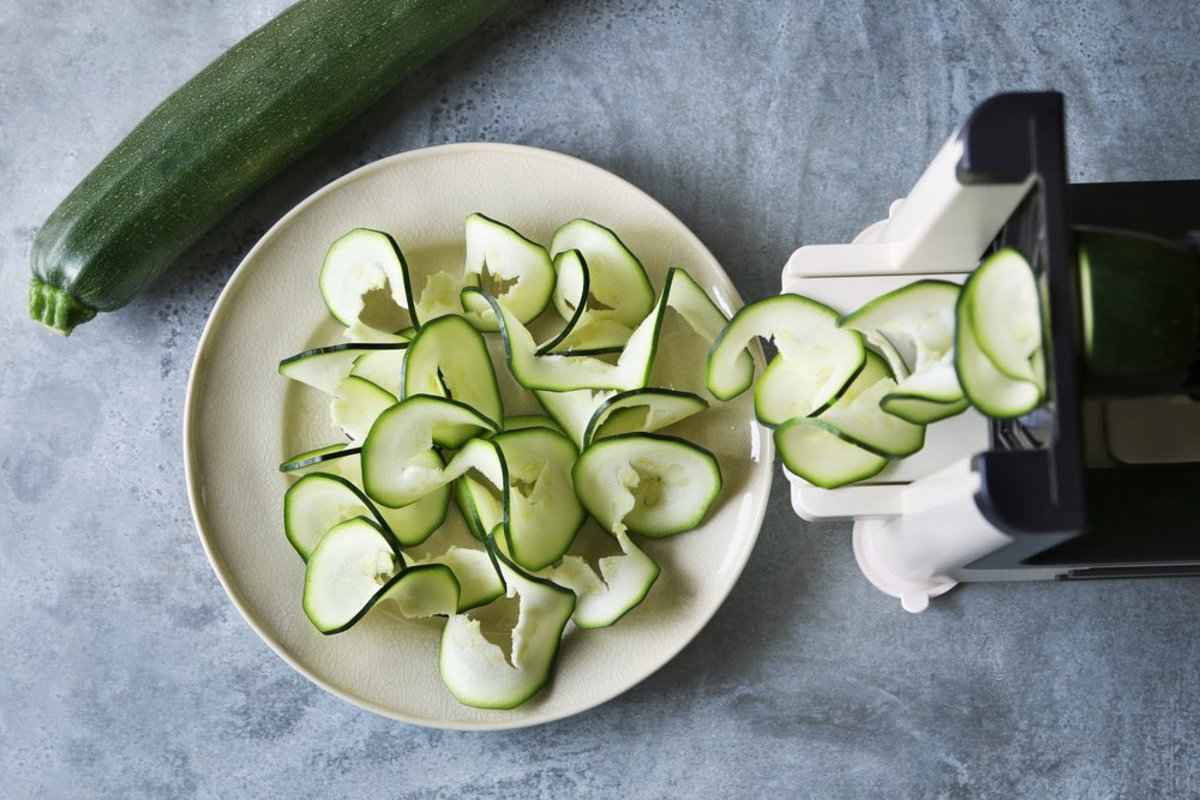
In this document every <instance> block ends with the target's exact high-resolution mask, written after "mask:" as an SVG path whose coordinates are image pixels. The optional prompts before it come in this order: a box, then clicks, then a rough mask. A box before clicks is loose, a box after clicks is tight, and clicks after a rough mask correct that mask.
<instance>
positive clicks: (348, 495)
mask: <svg viewBox="0 0 1200 800" xmlns="http://www.w3.org/2000/svg"><path fill="white" fill-rule="evenodd" d="M372 513H373V512H372V509H371V508H369V507H368V505H367V503H366V502H364V498H363V497H362V496H361V495H360V494H358V492H356V491H355V490H354V487H353V485H352V484H350V483H349V481H347V480H345V479H344V478H341V477H340V476H336V475H330V474H326V473H322V472H313V473H310V474H308V475H305V476H304V477H302V478H301V479H300V480H298V481H296V482H295V483H293V484H292V485H291V486H290V487H288V490H287V492H286V493H285V494H284V496H283V529H284V534H285V535H286V536H287V539H288V541H289V542H291V544H292V547H294V548H295V549H296V552H297V553H299V554H300V557H301V558H303V559H306V560H307V559H308V557H309V556H310V555H311V554H312V551H313V550H314V549H315V548H316V546H317V544H318V543H319V542H320V541H321V537H322V536H324V535H325V532H326V531H328V530H329V529H330V528H332V527H333V526H334V525H337V524H338V523H340V522H345V521H346V520H348V519H353V518H355V517H361V516H372Z"/></svg>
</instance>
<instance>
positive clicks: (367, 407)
mask: <svg viewBox="0 0 1200 800" xmlns="http://www.w3.org/2000/svg"><path fill="white" fill-rule="evenodd" d="M395 404H396V398H395V396H394V395H392V394H391V393H389V392H386V391H384V390H383V389H381V388H379V387H378V386H376V385H375V384H373V383H371V382H370V381H369V380H366V379H365V378H360V377H357V376H354V375H351V376H349V377H347V378H344V379H343V380H342V382H341V383H339V384H338V387H337V389H336V391H335V392H334V397H333V400H332V401H331V402H330V404H329V414H330V418H331V419H332V420H333V424H334V425H336V426H337V427H339V428H341V429H342V430H343V431H344V432H345V433H346V435H347V436H349V437H350V438H351V439H353V440H354V441H356V442H361V441H363V440H364V439H366V438H367V434H368V433H369V432H370V430H371V426H372V425H374V424H375V420H376V419H378V418H379V415H380V414H382V413H383V412H384V411H386V410H387V409H389V408H391V407H392V406H394V405H395Z"/></svg>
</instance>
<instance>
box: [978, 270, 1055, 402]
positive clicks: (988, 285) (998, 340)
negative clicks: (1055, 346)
mask: <svg viewBox="0 0 1200 800" xmlns="http://www.w3.org/2000/svg"><path fill="white" fill-rule="evenodd" d="M963 292H964V297H963V301H964V303H965V305H966V306H967V308H968V310H969V316H970V319H971V324H972V334H973V336H974V340H975V345H976V346H977V347H978V348H979V349H980V350H981V351H982V352H983V353H984V354H985V355H986V356H987V357H988V360H989V361H991V363H992V365H993V366H994V367H995V368H996V369H997V370H998V371H999V372H1000V373H1002V374H1003V375H1005V376H1006V377H1008V378H1011V379H1012V380H1015V381H1026V382H1030V383H1036V382H1037V376H1036V375H1035V374H1034V371H1033V368H1032V366H1031V365H1030V363H1029V360H1030V358H1031V357H1032V356H1033V354H1034V352H1036V351H1037V349H1038V348H1040V347H1041V345H1042V323H1041V313H1040V308H1039V304H1038V290H1037V282H1036V280H1035V279H1034V276H1033V270H1031V269H1030V268H1029V263H1028V262H1027V261H1026V260H1025V258H1024V257H1023V256H1022V255H1021V254H1020V253H1018V252H1017V251H1016V250H1013V249H1012V248H1004V249H1002V250H998V251H997V252H995V253H993V254H992V255H990V256H989V257H988V258H987V259H985V260H984V262H983V263H982V264H980V265H979V267H978V268H977V269H976V270H975V272H973V273H972V274H971V277H970V278H969V279H968V280H967V285H966V286H965V287H964V289H963Z"/></svg>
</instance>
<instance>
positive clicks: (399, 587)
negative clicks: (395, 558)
mask: <svg viewBox="0 0 1200 800" xmlns="http://www.w3.org/2000/svg"><path fill="white" fill-rule="evenodd" d="M459 596H460V589H459V583H458V578H456V577H455V575H454V570H453V569H451V568H450V567H449V566H447V565H445V564H420V565H417V564H414V565H412V566H410V567H408V568H407V569H405V570H404V572H403V573H402V574H400V575H398V576H397V577H396V578H395V579H393V581H392V583H391V585H390V586H388V587H387V589H386V590H385V591H384V592H383V593H382V594H380V596H379V599H378V600H376V604H385V603H386V604H388V605H390V606H391V607H392V608H393V609H395V610H396V611H398V612H399V613H400V615H401V616H403V617H405V618H406V619H420V618H422V617H433V616H439V615H440V616H450V615H451V614H455V613H457V612H458V606H459Z"/></svg>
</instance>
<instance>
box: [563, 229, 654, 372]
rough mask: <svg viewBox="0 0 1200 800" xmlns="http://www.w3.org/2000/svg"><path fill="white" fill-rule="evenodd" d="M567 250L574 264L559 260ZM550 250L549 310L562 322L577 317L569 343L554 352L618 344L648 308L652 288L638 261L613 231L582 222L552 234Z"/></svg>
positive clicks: (650, 304) (615, 345)
mask: <svg viewBox="0 0 1200 800" xmlns="http://www.w3.org/2000/svg"><path fill="white" fill-rule="evenodd" d="M572 250H575V251H578V252H579V254H580V257H579V258H578V259H577V260H576V259H572V260H565V261H564V260H560V259H559V256H560V255H561V254H563V253H566V252H569V251H572ZM550 252H551V254H552V255H553V256H555V262H554V266H555V269H556V271H557V273H558V280H557V282H556V284H555V287H554V307H555V308H556V309H557V310H558V313H559V315H560V316H561V317H562V318H563V319H564V320H571V319H573V318H578V319H577V324H576V326H575V328H576V333H575V342H574V343H571V345H569V346H568V347H565V348H560V349H573V350H593V351H595V350H603V349H605V348H609V347H618V348H619V347H621V346H623V345H624V344H625V342H626V341H627V340H628V338H629V336H630V334H632V332H633V330H634V328H636V327H637V326H638V324H640V323H641V321H642V320H643V319H644V318H645V317H646V315H647V314H649V313H650V311H651V309H653V308H654V287H653V286H652V285H651V283H650V278H649V277H648V276H647V275H646V270H645V268H644V267H643V266H642V262H641V261H639V260H638V258H637V256H635V255H634V254H633V252H632V251H630V249H629V248H628V247H626V246H625V244H624V242H622V241H621V239H620V238H619V237H618V236H617V235H616V234H615V233H613V232H612V231H611V230H609V229H608V228H606V227H604V226H603V225H600V224H598V223H595V222H592V221H591V220H587V219H576V220H572V221H571V222H568V223H567V224H565V225H563V226H562V227H560V228H559V229H558V230H557V231H555V233H554V239H553V240H552V241H551V243H550ZM581 265H586V270H587V273H588V277H589V281H588V283H587V284H585V285H584V290H583V292H582V293H581V292H580V291H579V289H580V283H581V280H580V277H579V275H578V267H579V266H581ZM581 297H582V300H581ZM581 312H582V313H581Z"/></svg>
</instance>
